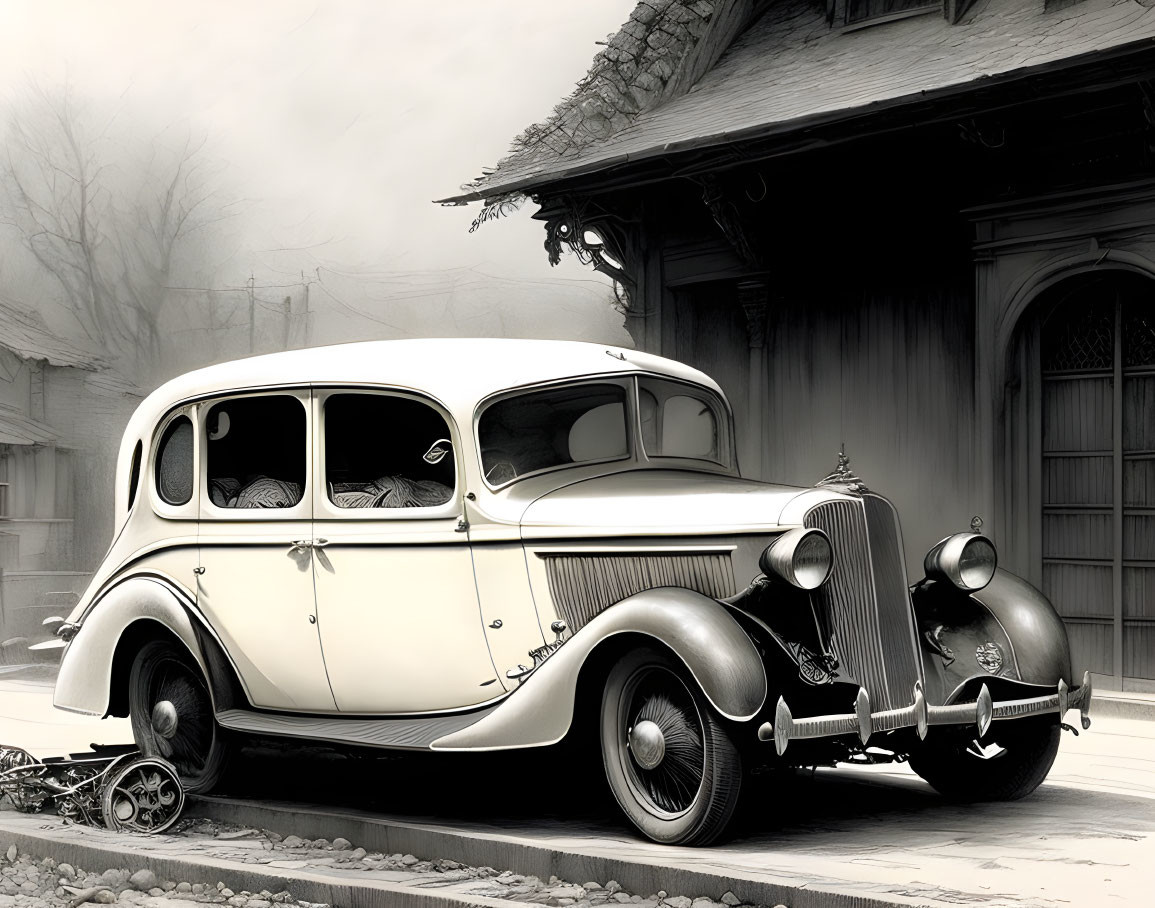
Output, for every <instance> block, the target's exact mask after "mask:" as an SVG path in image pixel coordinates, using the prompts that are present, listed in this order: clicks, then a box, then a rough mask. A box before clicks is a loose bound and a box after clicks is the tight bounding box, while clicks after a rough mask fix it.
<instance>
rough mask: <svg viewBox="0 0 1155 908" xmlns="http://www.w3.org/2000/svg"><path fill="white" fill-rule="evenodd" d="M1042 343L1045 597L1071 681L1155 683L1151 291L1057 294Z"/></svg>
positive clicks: (1069, 288) (1086, 280)
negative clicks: (1055, 616)
mask: <svg viewBox="0 0 1155 908" xmlns="http://www.w3.org/2000/svg"><path fill="white" fill-rule="evenodd" d="M1049 295H1050V297H1051V299H1050V300H1048V303H1049V306H1048V309H1049V311H1047V312H1046V313H1045V314H1044V320H1043V324H1042V331H1041V337H1040V341H1041V342H1040V365H1041V375H1042V382H1041V394H1042V401H1041V404H1042V406H1041V409H1042V439H1041V454H1042V476H1041V499H1042V500H1041V506H1042V562H1043V563H1042V579H1043V590H1044V592H1045V593H1046V594H1047V595H1048V596H1049V597H1050V598H1051V601H1052V602H1054V603H1055V605H1056V607H1057V608H1058V610H1059V613H1060V614H1061V615H1062V616H1063V619H1064V621H1065V622H1066V624H1067V629H1068V633H1069V635H1070V639H1071V651H1072V659H1073V661H1074V663H1075V674H1076V676H1078V675H1079V674H1081V672H1082V671H1083V670H1084V669H1089V670H1091V671H1092V672H1094V673H1096V674H1099V675H1103V676H1107V678H1108V679H1110V681H1111V682H1112V683H1113V685H1114V686H1116V687H1119V688H1136V689H1146V688H1148V687H1152V686H1153V682H1155V282H1153V281H1150V280H1147V279H1145V278H1141V277H1139V276H1137V275H1133V274H1128V273H1121V272H1109V273H1106V274H1097V275H1089V276H1084V277H1080V278H1075V279H1072V280H1071V281H1068V282H1066V283H1064V284H1062V285H1060V286H1059V287H1058V288H1055V290H1052V291H1051V293H1050V294H1049Z"/></svg>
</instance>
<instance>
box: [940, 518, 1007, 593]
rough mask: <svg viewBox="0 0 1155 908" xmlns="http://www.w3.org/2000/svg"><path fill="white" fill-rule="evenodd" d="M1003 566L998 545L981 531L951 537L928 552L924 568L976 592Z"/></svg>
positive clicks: (943, 578) (968, 591)
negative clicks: (980, 532)
mask: <svg viewBox="0 0 1155 908" xmlns="http://www.w3.org/2000/svg"><path fill="white" fill-rule="evenodd" d="M998 566H999V557H998V553H997V552H996V551H995V544H994V543H993V542H991V541H990V540H989V539H987V537H986V536H983V535H981V534H979V533H956V534H955V535H953V536H947V537H946V539H944V540H942V542H940V543H939V544H938V545H936V546H935V547H934V548H932V549H931V550H930V551H929V552H927V553H926V560H925V561H924V562H923V569H924V570H925V571H926V575H927V576H928V577H931V578H933V579H935V580H949V581H950V582H951V583H953V584H954V585H955V586H957V587H958V588H959V589H960V590H963V591H964V592H967V593H974V592H977V591H978V590H981V589H982V588H983V587H984V586H986V585H987V584H988V583H990V582H991V580H992V579H994V576H995V569H996V568H997V567H998Z"/></svg>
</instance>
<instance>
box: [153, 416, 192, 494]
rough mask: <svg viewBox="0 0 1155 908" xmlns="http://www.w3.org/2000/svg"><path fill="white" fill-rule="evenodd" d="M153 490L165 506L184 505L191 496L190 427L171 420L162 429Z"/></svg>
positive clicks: (183, 420)
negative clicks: (154, 489)
mask: <svg viewBox="0 0 1155 908" xmlns="http://www.w3.org/2000/svg"><path fill="white" fill-rule="evenodd" d="M156 490H157V493H158V494H159V495H160V497H161V500H162V501H164V502H165V503H166V504H171V505H182V504H188V503H189V501H190V500H191V499H192V492H193V425H192V420H190V419H189V418H188V417H187V416H184V415H181V416H175V417H173V419H172V421H171V422H169V424H168V425H167V426H166V427H165V430H164V434H163V435H161V438H160V444H159V445H157V453H156Z"/></svg>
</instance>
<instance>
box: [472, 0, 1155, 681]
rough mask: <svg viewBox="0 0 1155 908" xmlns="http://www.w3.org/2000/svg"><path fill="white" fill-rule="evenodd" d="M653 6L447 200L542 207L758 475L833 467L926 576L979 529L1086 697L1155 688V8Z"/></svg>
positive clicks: (804, 2) (551, 233)
mask: <svg viewBox="0 0 1155 908" xmlns="http://www.w3.org/2000/svg"><path fill="white" fill-rule="evenodd" d="M1150 5H1151V4H1149V3H1140V2H1136V0H1066V2H1052V0H979V2H975V3H967V2H961V0H955V2H952V0H946V2H943V0H826V2H819V0H768V2H753V0H693V2H687V0H643V2H641V3H639V5H638V6H637V8H636V10H635V11H634V13H633V14H632V15H631V17H630V20H629V21H628V22H627V23H626V24H625V25H624V26H623V27H622V29H621V30H620V32H618V33H617V35H615V36H614V37H613V38H612V39H611V40H610V41H609V42H608V43H607V45H606V47H605V48H604V49H603V50H602V51H601V52H600V53H599V54H598V56H597V58H596V59H595V60H594V63H593V67H592V69H591V70H590V74H589V75H588V77H587V78H586V79H585V80H583V82H582V83H581V84H579V86H578V88H577V89H576V91H575V93H574V94H573V95H572V96H571V97H569V98H567V99H565V100H564V101H563V102H562V103H561V104H560V105H559V106H558V108H557V109H556V110H555V112H554V114H553V116H552V117H551V119H549V120H548V121H546V122H545V123H542V124H538V125H537V126H534V127H531V128H530V129H529V130H527V131H526V132H525V133H524V134H523V135H522V136H520V137H519V138H518V139H517V140H516V143H515V147H514V151H513V153H512V154H511V155H510V156H509V157H508V158H506V159H505V160H504V161H502V162H501V163H500V164H499V165H498V166H497V168H496V169H495V170H493V171H491V172H489V173H488V174H487V175H486V176H484V177H482V178H479V180H477V181H475V182H474V183H473V184H471V185H469V186H467V187H466V189H467V191H466V192H465V194H463V195H461V196H458V197H457V198H456V199H455V200H450V201H458V202H466V201H471V200H477V199H481V200H484V201H485V202H486V203H487V204H488V205H490V206H491V207H492V208H493V210H494V211H497V210H499V207H500V206H501V205H503V204H506V203H508V202H509V200H511V199H514V198H517V197H518V196H523V195H529V196H531V197H532V198H533V200H534V201H535V202H536V203H537V204H538V205H539V206H540V211H539V213H538V214H537V215H536V216H537V217H538V218H540V219H541V220H543V221H544V222H545V229H546V234H547V241H546V247H547V249H548V250H549V254H550V255H551V257H554V258H556V257H557V256H558V255H559V254H560V252H561V251H562V249H563V248H565V247H568V248H569V249H572V250H573V251H574V252H576V253H577V254H578V255H579V256H580V257H581V258H582V259H583V260H585V261H587V262H589V263H591V264H592V265H593V266H594V267H596V268H598V270H600V271H603V272H604V273H606V274H609V275H611V276H612V277H613V278H614V279H615V280H617V281H618V282H619V284H620V285H621V287H622V291H623V297H624V298H626V299H627V301H628V313H627V315H628V318H627V324H628V326H629V328H630V331H631V334H632V335H633V337H634V339H635V341H636V343H637V344H638V346H639V347H641V348H643V349H645V350H648V351H651V352H657V353H661V354H664V355H668V356H673V357H675V358H677V359H681V360H685V361H687V362H689V363H692V364H693V365H695V366H698V367H699V368H702V369H704V370H705V371H707V372H709V373H711V374H713V375H714V376H716V377H717V378H718V379H719V380H720V381H721V383H722V384H723V386H724V387H725V388H726V390H727V392H728V394H729V395H730V398H731V400H732V402H733V403H734V406H735V410H736V413H737V415H738V419H739V426H740V429H739V431H740V437H739V444H740V450H741V452H742V457H741V461H742V465H743V471H744V472H745V473H746V474H747V475H754V476H762V477H765V478H773V479H775V480H781V481H788V482H794V483H800V484H810V483H812V482H814V481H815V480H817V479H819V478H820V477H822V476H823V475H825V474H826V473H827V472H829V470H830V469H831V468H832V467H833V466H834V462H835V455H836V452H837V451H838V450H839V447H840V446H841V445H842V444H843V443H845V445H846V447H847V453H848V454H849V455H850V457H851V459H852V464H853V466H854V468H855V469H856V471H857V472H858V473H859V474H860V475H861V476H862V477H863V478H864V480H865V481H866V482H867V484H868V485H870V486H871V487H873V488H876V489H878V490H880V491H882V492H884V493H886V494H887V495H889V496H890V497H892V498H893V499H894V501H895V502H896V504H897V505H898V507H899V508H900V511H901V513H902V514H903V515H904V530H905V541H906V546H907V554H908V561H909V564H910V571H911V574H912V579H917V578H918V577H920V576H921V559H922V554H923V553H924V552H925V551H926V550H927V549H928V548H929V547H930V546H931V545H932V544H933V543H934V542H936V541H937V540H938V539H939V538H941V537H942V536H943V535H946V534H947V533H950V532H956V531H959V530H963V529H966V528H967V526H968V525H969V524H970V521H971V517H972V516H973V515H975V514H978V515H981V517H982V518H983V520H984V521H985V530H986V532H988V533H989V534H990V535H991V536H992V537H993V538H994V539H995V540H996V543H997V544H998V545H999V548H1000V555H1001V557H1002V560H1003V564H1004V566H1006V567H1008V568H1009V569H1011V570H1014V571H1016V572H1018V573H1021V574H1023V575H1024V576H1026V577H1027V578H1029V579H1030V580H1031V581H1032V582H1033V583H1035V584H1036V585H1038V586H1040V587H1041V588H1042V589H1043V590H1044V591H1045V592H1046V593H1047V594H1048V595H1049V596H1050V597H1051V599H1052V601H1054V602H1055V604H1056V606H1057V607H1058V609H1059V611H1060V612H1061V613H1062V615H1063V616H1064V619H1065V621H1066V622H1067V626H1068V629H1069V632H1070V637H1071V642H1072V647H1073V653H1074V659H1075V662H1076V669H1077V671H1079V672H1081V671H1082V670H1083V669H1090V670H1091V671H1093V672H1095V673H1097V675H1099V677H1098V679H1097V681H1098V683H1100V684H1104V683H1105V684H1106V686H1108V687H1115V688H1119V687H1122V688H1132V689H1148V690H1150V689H1155V170H1153V168H1152V163H1153V154H1155V81H1153V80H1155V10H1152V9H1148V6H1150Z"/></svg>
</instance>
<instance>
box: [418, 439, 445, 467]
mask: <svg viewBox="0 0 1155 908" xmlns="http://www.w3.org/2000/svg"><path fill="white" fill-rule="evenodd" d="M451 450H453V442H451V441H450V440H449V439H448V438H439V439H437V441H435V442H433V444H432V445H430V446H429V450H428V451H426V452H425V453H424V454H422V455H421V459H422V460H424V461H425V462H426V463H429V464H433V463H441V461H442V460H443V459H444V458H445V455H446V454H448V453H449V452H450V451H451Z"/></svg>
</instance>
